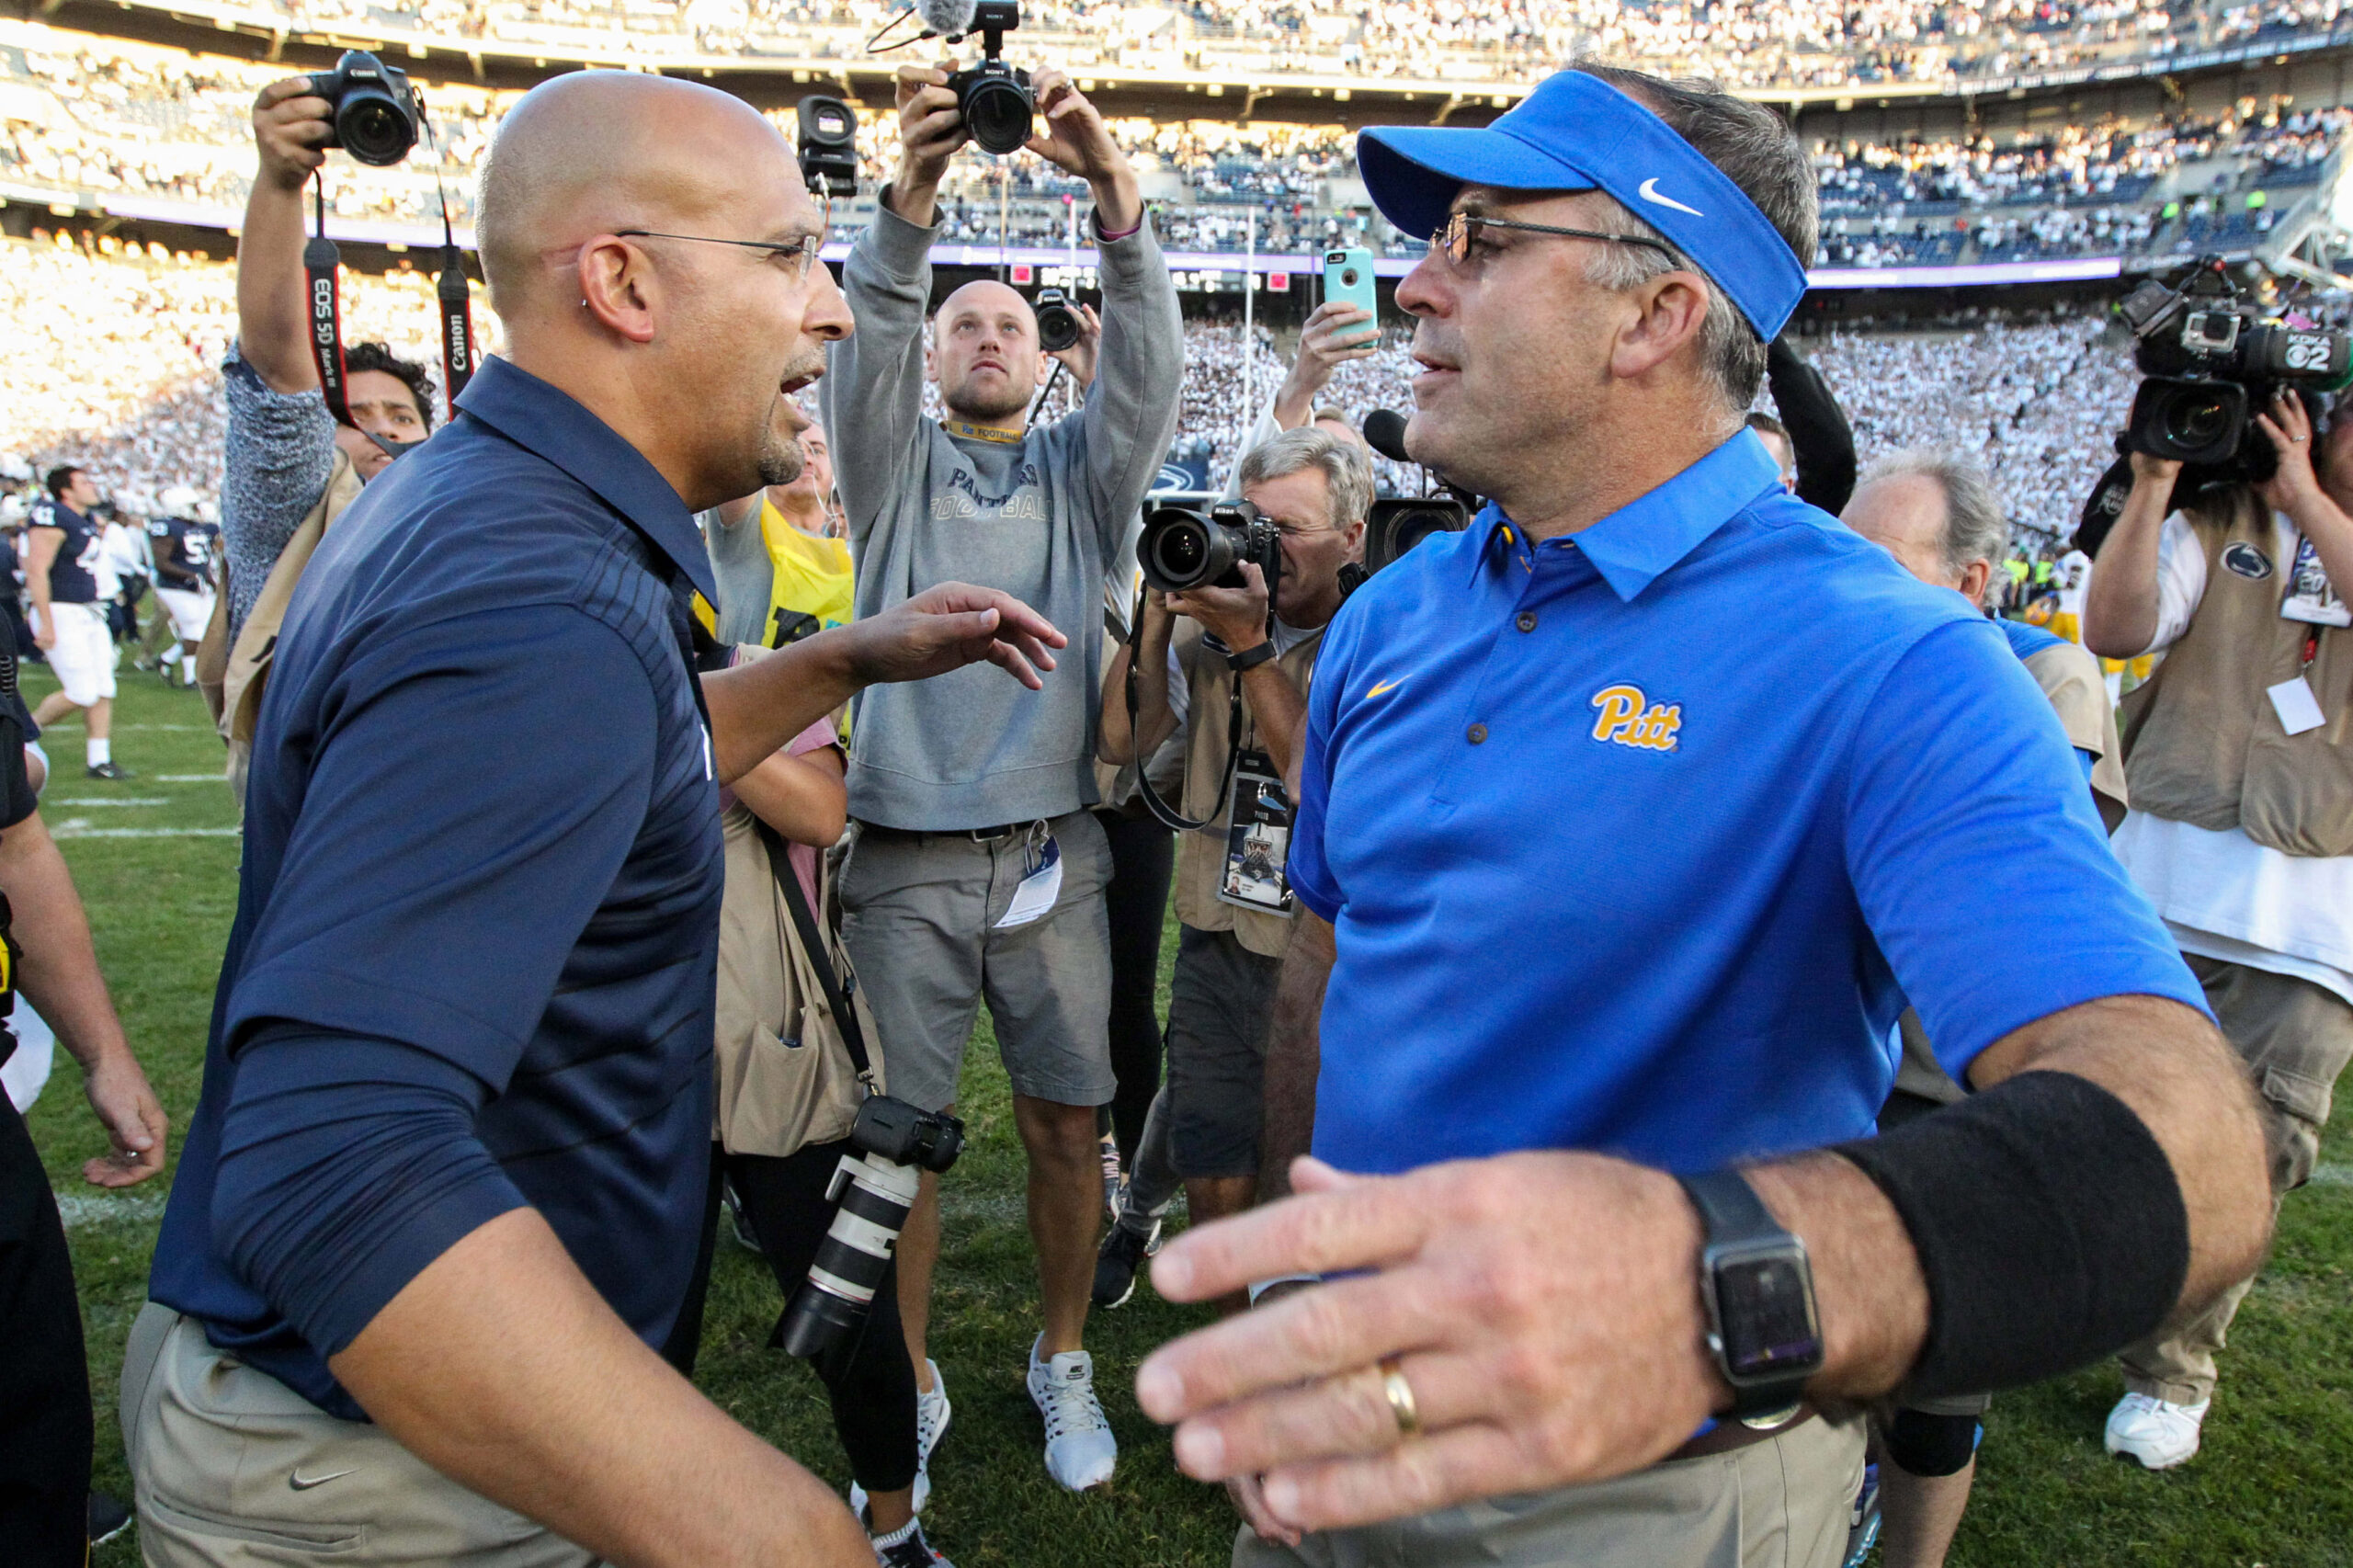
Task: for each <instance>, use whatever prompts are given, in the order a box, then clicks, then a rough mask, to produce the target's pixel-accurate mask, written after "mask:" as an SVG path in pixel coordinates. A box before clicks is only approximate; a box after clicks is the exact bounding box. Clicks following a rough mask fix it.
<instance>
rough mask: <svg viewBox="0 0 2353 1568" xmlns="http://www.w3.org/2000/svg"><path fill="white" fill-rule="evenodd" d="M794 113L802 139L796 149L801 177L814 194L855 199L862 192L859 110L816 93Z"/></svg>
mask: <svg viewBox="0 0 2353 1568" xmlns="http://www.w3.org/2000/svg"><path fill="white" fill-rule="evenodd" d="M794 112H795V113H796V114H797V115H798V116H799V117H800V120H801V137H800V142H799V145H798V147H797V148H796V149H795V150H796V152H797V153H798V154H799V157H800V162H801V181H802V183H803V184H805V185H807V186H808V187H809V189H810V191H811V192H812V193H813V194H817V195H824V196H855V195H856V194H857V193H858V111H857V110H856V109H854V108H850V107H849V105H848V104H847V103H844V102H843V101H842V100H841V99H839V98H834V97H825V96H824V95H823V94H821V93H812V94H810V95H809V96H808V97H805V98H802V99H801V102H800V104H799V105H798V106H796V108H795V109H794Z"/></svg>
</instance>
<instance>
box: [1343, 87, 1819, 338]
mask: <svg viewBox="0 0 2353 1568" xmlns="http://www.w3.org/2000/svg"><path fill="white" fill-rule="evenodd" d="M1357 167H1358V171H1359V172H1360V173H1361V174H1362V175H1363V176H1364V183H1365V188H1366V189H1367V190H1368V191H1369V192H1370V193H1371V196H1372V202H1373V205H1374V206H1376V207H1378V208H1380V209H1381V216H1382V217H1384V218H1386V219H1388V220H1389V221H1390V222H1392V223H1394V224H1395V225H1397V227H1398V228H1400V229H1402V230H1404V232H1405V233H1408V234H1414V235H1420V236H1427V235H1431V234H1435V233H1438V229H1439V227H1440V226H1441V225H1443V224H1444V223H1445V222H1446V218H1447V213H1448V212H1449V210H1451V208H1452V206H1453V203H1454V198H1455V193H1456V192H1457V191H1460V190H1461V188H1462V187H1464V186H1466V185H1483V186H1492V187H1495V188H1496V189H1497V190H1542V191H1572V190H1606V191H1608V193H1609V194H1610V195H1612V196H1614V197H1616V198H1617V199H1619V201H1620V202H1621V203H1622V204H1624V206H1625V208H1626V210H1628V211H1629V212H1632V213H1636V214H1638V215H1639V216H1640V217H1642V218H1643V221H1645V222H1648V223H1649V224H1650V225H1651V226H1652V227H1653V228H1654V229H1656V230H1657V231H1658V232H1659V233H1662V234H1664V235H1665V236H1666V237H1667V238H1668V239H1669V240H1671V241H1673V242H1674V244H1675V245H1676V247H1677V249H1679V250H1681V251H1682V252H1683V254H1684V255H1685V256H1688V257H1689V258H1690V259H1691V262H1692V264H1693V265H1694V266H1696V267H1699V270H1700V271H1701V272H1704V273H1705V274H1707V276H1708V278H1710V279H1711V281H1712V282H1714V284H1715V285H1716V287H1718V288H1719V289H1722V290H1723V291H1724V293H1725V294H1726V295H1727V296H1728V297H1729V298H1730V299H1731V301H1732V302H1733V304H1734V305H1736V306H1738V307H1739V308H1740V313H1741V314H1742V315H1744V316H1745V317H1747V318H1748V324H1749V325H1750V326H1752V327H1755V328H1756V335H1757V336H1758V337H1760V338H1764V339H1766V340H1767V341H1768V342H1769V341H1770V340H1771V339H1772V338H1773V337H1774V335H1777V334H1778V333H1779V331H1780V330H1781V328H1782V327H1783V326H1784V325H1786V324H1788V322H1789V319H1790V312H1793V311H1795V310H1796V309H1797V308H1798V301H1800V300H1802V299H1803V298H1804V297H1805V267H1804V264H1803V263H1802V262H1801V261H1799V259H1798V256H1797V253H1796V252H1795V251H1793V250H1791V249H1790V243H1789V241H1787V240H1785V239H1783V238H1782V237H1781V232H1780V231H1779V229H1776V228H1775V227H1773V223H1772V220H1770V219H1768V218H1767V217H1766V216H1765V214H1764V212H1763V211H1762V210H1759V209H1758V207H1757V205H1756V203H1755V202H1754V201H1751V200H1750V199H1748V194H1747V192H1745V191H1744V190H1742V189H1741V188H1740V187H1738V186H1737V185H1734V184H1733V181H1732V178H1731V176H1728V175H1726V174H1725V173H1724V172H1723V171H1722V169H1720V168H1718V167H1716V165H1713V164H1711V163H1710V162H1709V161H1708V158H1707V155H1706V154H1705V153H1701V152H1700V151H1699V149H1698V148H1697V147H1694V146H1692V145H1691V143H1690V142H1686V141H1685V140H1684V139H1683V138H1682V137H1681V136H1680V135H1679V134H1677V131H1675V129H1674V127H1672V126H1670V125H1668V124H1667V123H1666V121H1665V120H1663V119H1660V118H1659V117H1658V116H1657V115H1655V114H1653V113H1652V112H1651V111H1650V110H1649V109H1647V108H1643V106H1642V105H1641V104H1639V103H1636V102H1635V101H1634V100H1633V99H1632V98H1631V97H1627V96H1626V95H1625V94H1624V93H1621V92H1620V91H1619V90H1618V89H1617V88H1615V87H1613V86H1611V85H1609V84H1608V83H1607V82H1605V81H1603V80H1602V79H1601V78H1600V77H1598V76H1594V75H1590V74H1586V73H1585V72H1583V71H1563V72H1560V73H1558V74H1554V75H1552V76H1550V77H1547V78H1546V79H1545V81H1544V83H1543V85H1541V86H1540V87H1538V88H1537V89H1536V90H1535V91H1534V92H1533V93H1530V94H1529V96H1528V97H1526V98H1525V99H1523V100H1521V102H1520V103H1519V105H1518V107H1517V108H1513V109H1512V110H1511V111H1510V112H1509V113H1507V114H1505V115H1503V116H1501V117H1500V118H1498V119H1496V120H1495V122H1494V123H1493V124H1491V125H1489V126H1486V127H1485V128H1484V129H1481V130H1473V129H1471V128H1469V127H1464V126H1401V125H1382V126H1371V127H1368V128H1366V129H1365V130H1364V131H1359V132H1358V135H1357Z"/></svg>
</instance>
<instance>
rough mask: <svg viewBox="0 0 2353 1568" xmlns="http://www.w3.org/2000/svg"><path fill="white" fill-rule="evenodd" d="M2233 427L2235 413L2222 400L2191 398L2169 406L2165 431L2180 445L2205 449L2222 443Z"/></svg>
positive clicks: (2166, 410)
mask: <svg viewBox="0 0 2353 1568" xmlns="http://www.w3.org/2000/svg"><path fill="white" fill-rule="evenodd" d="M2230 425H2231V411H2230V409H2229V407H2228V406H2227V405H2226V404H2225V403H2223V401H2222V399H2220V398H2215V397H2200V396H2196V395H2191V396H2187V397H2183V398H2182V399H2180V400H2179V401H2177V402H2176V403H2172V404H2170V405H2168V406H2167V408H2166V409H2165V424H2164V432H2165V439H2166V440H2168V441H2171V442H2173V443H2174V444H2175V445H2177V446H2181V447H2203V446H2206V445H2208V444H2209V443H2210V442H2212V441H2216V440H2219V439H2220V438H2221V437H2222V436H2223V434H2224V433H2225V432H2227V431H2228V430H2229V429H2230Z"/></svg>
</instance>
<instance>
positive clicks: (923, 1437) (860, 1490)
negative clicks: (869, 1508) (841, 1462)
mask: <svg viewBox="0 0 2353 1568" xmlns="http://www.w3.org/2000/svg"><path fill="white" fill-rule="evenodd" d="M924 1365H925V1366H926V1367H928V1368H930V1369H931V1387H930V1388H929V1389H921V1388H918V1389H917V1390H915V1497H914V1498H913V1500H912V1501H910V1502H909V1503H908V1505H907V1506H908V1507H910V1508H912V1509H914V1510H915V1512H916V1513H918V1514H920V1513H922V1512H923V1506H924V1505H925V1504H926V1503H928V1502H930V1501H931V1450H932V1449H936V1448H938V1447H939V1439H940V1438H941V1437H944V1436H946V1434H947V1431H948V1418H949V1416H950V1415H954V1414H955V1410H954V1407H952V1406H951V1405H949V1403H948V1384H947V1382H946V1381H945V1380H943V1379H942V1378H941V1377H940V1375H939V1363H938V1362H937V1361H934V1360H932V1359H931V1358H928V1357H926V1358H925V1359H924ZM849 1511H850V1512H851V1513H853V1514H856V1515H857V1516H858V1517H859V1518H861V1519H862V1518H864V1517H866V1488H865V1487H863V1486H860V1485H859V1484H858V1483H857V1482H855V1481H853V1482H851V1483H849Z"/></svg>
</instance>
